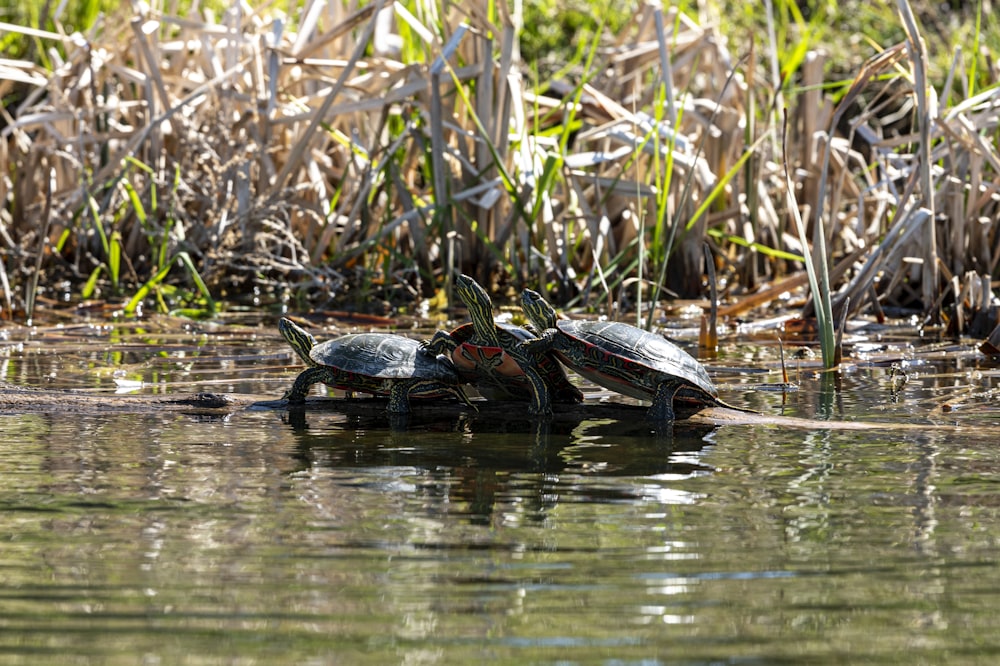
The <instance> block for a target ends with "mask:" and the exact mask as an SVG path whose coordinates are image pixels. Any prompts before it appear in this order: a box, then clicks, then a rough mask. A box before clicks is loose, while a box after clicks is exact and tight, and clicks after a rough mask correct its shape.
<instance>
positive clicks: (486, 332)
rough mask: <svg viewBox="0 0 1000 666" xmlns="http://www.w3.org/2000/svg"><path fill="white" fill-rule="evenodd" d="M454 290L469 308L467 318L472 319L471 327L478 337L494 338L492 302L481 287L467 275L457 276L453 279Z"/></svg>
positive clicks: (494, 325)
mask: <svg viewBox="0 0 1000 666" xmlns="http://www.w3.org/2000/svg"><path fill="white" fill-rule="evenodd" d="M455 290H456V291H457V292H458V297H459V298H460V299H462V302H463V303H465V307H467V308H469V316H470V317H472V325H473V326H474V327H475V329H476V332H477V333H479V335H482V336H486V337H495V335H496V324H495V323H494V322H493V301H491V300H490V295H489V294H487V293H486V290H485V289H483V287H482V286H481V285H480V284H479V283H478V282H476V281H475V280H473V279H472V278H470V277H469V276H468V275H464V274H462V275H459V276H458V277H456V278H455Z"/></svg>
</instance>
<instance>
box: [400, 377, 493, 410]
mask: <svg viewBox="0 0 1000 666" xmlns="http://www.w3.org/2000/svg"><path fill="white" fill-rule="evenodd" d="M442 393H450V394H451V395H453V396H455V397H456V398H458V400H459V401H460V402H462V403H463V404H465V405H466V406H468V407H470V408H472V409H473V410H474V411H477V412H478V411H479V409H478V408H477V407H476V406H475V405H474V404H472V402H471V401H470V400H469V396H467V395H465V391H463V390H462V387H461V386H454V385H451V384H442V383H441V382H435V381H424V380H416V381H402V382H396V383H395V384H393V385H392V388H390V389H389V405H388V406H387V407H386V411H388V412H389V413H391V414H406V413H408V412H409V411H410V398H414V397H416V398H420V397H434V396H439V395H441V394H442Z"/></svg>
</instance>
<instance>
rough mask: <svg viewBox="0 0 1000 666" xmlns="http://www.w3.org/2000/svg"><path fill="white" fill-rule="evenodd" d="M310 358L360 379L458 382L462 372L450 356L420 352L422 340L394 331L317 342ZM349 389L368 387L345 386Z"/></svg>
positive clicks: (456, 383)
mask: <svg viewBox="0 0 1000 666" xmlns="http://www.w3.org/2000/svg"><path fill="white" fill-rule="evenodd" d="M309 357H310V358H311V359H312V360H313V361H314V362H315V363H316V365H319V366H326V367H328V368H333V369H336V370H339V371H341V372H342V373H349V374H350V375H353V376H355V377H356V378H358V379H361V378H365V377H367V378H370V379H374V380H394V379H423V380H429V381H437V382H441V383H442V384H454V385H458V383H459V378H458V373H457V372H456V371H455V367H454V366H453V365H452V364H451V363H450V362H448V361H447V360H446V359H444V358H441V357H437V356H431V355H429V354H424V353H420V343H419V342H418V341H416V340H413V339H411V338H407V337H404V336H402V335H395V334H392V333H353V334H350V335H344V336H342V337H339V338H336V339H334V340H328V341H326V342H322V343H320V344H317V345H315V346H314V347H313V348H312V349H311V350H309ZM337 388H344V389H347V390H352V389H353V390H366V389H364V388H361V387H359V386H358V385H355V386H353V387H352V386H341V387H337Z"/></svg>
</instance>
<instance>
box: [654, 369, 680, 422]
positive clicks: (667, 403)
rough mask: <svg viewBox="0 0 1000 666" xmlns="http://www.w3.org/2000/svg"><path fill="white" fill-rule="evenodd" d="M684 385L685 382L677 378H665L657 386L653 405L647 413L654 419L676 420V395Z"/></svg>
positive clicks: (663, 420)
mask: <svg viewBox="0 0 1000 666" xmlns="http://www.w3.org/2000/svg"><path fill="white" fill-rule="evenodd" d="M682 386H684V382H682V381H680V380H676V379H665V380H663V381H662V382H660V383H659V384H657V386H656V393H655V394H654V395H653V405H652V407H650V408H649V412H647V415H648V416H649V418H650V419H652V420H654V421H662V422H665V423H666V422H670V421H674V420H676V415H675V414H674V397H676V395H677V392H678V391H679V390H680V389H681V387H682Z"/></svg>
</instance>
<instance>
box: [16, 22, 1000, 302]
mask: <svg viewBox="0 0 1000 666" xmlns="http://www.w3.org/2000/svg"><path fill="white" fill-rule="evenodd" d="M380 6H381V4H380V3H375V4H371V5H367V6H365V7H363V8H360V9H357V10H353V9H348V8H346V7H345V6H344V5H342V4H340V3H315V4H312V3H307V4H306V7H305V8H304V9H303V11H302V14H301V15H298V16H293V17H282V16H280V15H279V14H277V13H276V12H272V11H270V10H266V9H261V10H259V11H255V10H254V9H252V8H250V7H249V6H247V5H245V4H241V5H238V6H237V7H235V8H234V9H233V10H232V11H230V12H227V13H226V14H225V15H224V16H221V17H218V19H212V18H204V17H196V16H166V15H160V14H156V13H149V14H146V15H135V16H124V17H115V18H111V17H109V18H107V19H105V20H104V21H102V22H99V23H98V24H97V25H95V26H94V27H93V28H92V29H91V30H90V31H88V32H87V34H75V35H60V34H41V35H39V37H40V38H41V39H42V40H43V41H45V42H47V43H49V44H59V45H60V46H61V47H62V51H63V52H64V53H65V54H66V55H65V58H64V59H63V60H61V61H60V62H58V64H57V66H56V67H55V70H54V71H52V72H48V71H43V70H41V69H40V68H39V67H38V66H36V65H34V64H31V63H27V62H11V61H0V94H2V95H3V96H6V95H8V94H10V93H11V92H12V91H15V90H16V91H20V92H22V93H23V94H24V97H23V99H22V100H21V101H20V102H19V103H18V104H16V105H11V106H9V107H7V109H6V110H5V111H4V118H3V128H2V131H0V137H2V141H0V163H2V164H3V165H4V167H5V168H4V169H3V173H2V175H0V200H2V201H3V206H2V210H0V248H2V251H3V258H4V262H3V266H4V267H5V271H4V273H3V274H2V275H0V278H3V284H2V287H3V291H4V295H5V298H6V301H7V305H6V308H7V312H8V316H9V313H10V312H11V310H12V309H18V307H19V303H21V302H23V299H22V298H21V297H20V295H21V294H24V293H26V290H27V291H32V292H33V290H30V289H28V287H29V286H30V284H31V276H32V275H34V276H39V275H41V276H42V279H41V281H40V284H39V287H40V288H44V289H45V290H47V293H49V294H52V292H53V291H55V290H56V289H57V288H58V285H59V284H61V283H62V282H61V281H68V283H69V284H71V285H72V287H71V288H72V289H73V290H74V291H75V293H79V291H80V290H83V289H84V288H85V286H86V285H88V284H89V285H91V286H93V287H96V290H95V291H94V295H100V296H102V297H104V298H107V299H110V300H123V301H125V300H128V298H129V297H130V296H132V295H134V294H135V292H136V290H137V289H138V288H139V287H140V286H142V285H149V284H150V283H151V281H152V280H153V278H154V277H155V276H157V275H162V277H161V279H160V281H158V282H156V283H155V284H154V287H157V288H160V287H161V286H163V285H168V284H176V285H180V286H181V287H183V286H184V285H190V284H191V283H192V280H194V279H195V278H200V279H202V280H204V282H205V283H206V284H207V288H208V290H209V291H210V292H212V294H213V295H214V296H215V297H216V298H224V299H230V300H235V299H239V298H241V297H242V296H245V295H246V294H248V293H249V292H250V291H252V290H254V289H256V290H259V291H260V292H261V293H264V294H268V293H271V294H275V295H276V296H278V297H281V296H282V295H284V296H285V297H293V298H300V299H303V300H304V301H305V300H308V301H309V302H311V303H312V304H313V305H315V306H329V305H332V304H338V305H343V304H345V303H347V304H350V303H353V304H354V306H356V307H363V308H368V309H371V308H373V307H375V306H374V305H373V300H374V299H378V300H381V299H386V300H389V301H391V302H394V303H407V302H410V301H412V300H414V299H416V298H418V297H420V296H421V295H427V294H430V293H431V292H432V291H433V289H434V288H435V287H438V286H441V285H442V284H445V283H446V281H447V278H448V276H450V275H452V274H453V273H454V272H455V271H458V270H461V271H463V272H468V273H471V274H473V275H476V276H477V277H479V278H480V279H481V280H484V281H486V282H488V283H489V284H492V285H496V284H498V283H499V284H502V283H508V282H510V283H514V284H522V283H529V284H534V285H541V286H542V287H543V288H545V289H548V290H550V291H552V292H555V293H556V294H558V297H559V300H561V301H562V302H564V303H565V302H568V301H569V300H571V299H574V298H575V299H578V300H580V301H583V302H587V301H588V300H590V301H592V302H593V301H596V302H605V301H616V302H620V303H621V304H622V305H623V306H625V307H635V306H636V305H642V304H643V302H644V301H645V300H648V299H649V298H651V297H652V298H654V299H655V300H659V299H661V298H664V297H671V296H679V297H684V298H702V297H703V296H704V295H705V294H706V293H707V289H706V285H705V278H704V275H705V274H706V271H705V264H704V261H705V253H704V252H703V247H704V245H705V244H706V243H708V244H709V245H710V246H711V248H712V254H711V256H712V257H714V261H715V264H716V265H715V268H716V269H717V272H718V279H719V284H720V285H721V286H722V287H724V289H723V296H724V297H727V298H729V299H730V300H733V299H737V300H738V299H741V298H746V299H747V302H748V303H754V304H757V301H756V300H753V299H752V293H753V292H755V291H757V290H759V289H764V288H766V286H767V284H768V283H771V282H773V281H776V280H778V279H780V278H784V277H787V275H789V274H790V273H796V272H798V271H800V270H801V269H802V264H801V261H800V260H799V259H800V258H801V255H802V254H803V252H804V251H808V250H807V249H806V248H803V246H802V243H801V240H800V237H799V235H798V234H797V232H796V231H795V227H794V225H793V222H792V216H791V215H790V214H789V212H790V211H789V209H788V207H787V204H786V202H787V201H789V200H792V201H797V202H798V206H799V208H800V212H801V213H802V217H803V219H804V220H805V221H806V223H807V225H808V228H809V233H810V234H812V236H811V238H812V239H813V242H814V243H815V240H816V238H817V237H816V236H815V234H822V235H823V236H824V240H825V247H826V248H827V256H826V257H817V259H818V260H820V261H824V262H827V263H828V264H830V266H831V268H832V267H833V265H834V264H836V263H838V262H839V261H840V260H841V259H843V258H845V257H853V258H854V259H853V260H852V261H850V262H848V264H847V266H846V268H844V269H843V270H840V271H839V272H838V271H832V272H831V275H832V279H833V282H832V284H831V285H830V287H831V289H832V292H833V294H832V298H833V303H834V310H838V309H843V306H844V305H845V304H846V303H848V302H849V303H850V309H851V310H852V311H855V312H857V311H861V310H865V309H867V308H870V307H872V299H876V298H877V299H878V300H879V301H880V302H881V304H882V305H883V306H885V307H888V306H900V307H909V308H913V307H917V308H918V309H920V310H923V311H925V312H928V313H931V312H933V311H935V310H936V309H938V308H940V307H942V305H947V304H948V303H953V302H955V299H956V298H961V294H963V293H965V294H969V293H971V292H970V291H969V290H968V289H964V288H963V286H962V285H964V284H972V283H975V284H977V285H978V284H980V283H981V276H989V275H996V272H997V264H998V263H1000V234H998V230H997V226H998V221H1000V150H998V145H1000V140H998V139H1000V86H998V85H997V83H996V81H997V78H998V72H997V71H995V70H994V71H992V72H989V85H988V86H980V87H977V88H975V89H974V90H973V91H972V92H971V93H970V94H968V95H967V96H965V97H961V96H959V95H955V94H944V95H942V94H941V93H940V91H936V90H935V89H934V88H933V87H931V86H930V85H929V83H928V82H927V79H926V67H925V60H926V58H927V55H926V53H925V52H924V50H922V49H923V47H922V46H921V39H920V34H919V31H918V28H917V27H916V25H915V23H913V24H910V25H909V26H908V30H909V32H908V33H907V34H908V39H907V41H905V42H903V43H900V44H896V45H891V46H889V47H888V48H885V49H884V50H882V51H881V52H872V54H871V57H870V58H869V59H868V60H867V62H866V64H865V65H864V66H863V67H862V68H861V69H860V70H859V71H858V72H857V76H856V79H855V80H854V82H853V83H851V84H850V85H849V86H848V87H847V88H846V90H845V88H843V87H835V88H832V89H830V90H827V89H826V88H825V84H826V83H827V82H825V81H824V78H823V77H824V73H823V72H824V67H823V63H824V58H825V57H826V56H825V55H824V54H823V53H822V51H821V50H815V51H811V52H810V53H809V54H808V55H807V57H806V58H805V59H804V61H803V64H802V66H801V68H799V69H798V70H797V71H795V72H793V73H792V74H791V75H790V76H791V77H792V79H791V80H786V81H784V82H782V85H780V92H781V95H780V97H779V96H778V95H777V92H778V91H779V86H778V85H776V84H777V83H779V82H776V81H775V79H774V76H775V75H774V74H773V73H772V72H777V71H778V68H777V67H774V68H772V67H770V66H769V65H768V63H769V62H770V61H769V55H768V53H770V52H773V51H774V50H775V49H774V47H773V45H768V44H766V43H758V44H756V45H755V46H754V51H753V52H752V53H751V52H749V51H748V52H747V53H735V54H734V53H732V52H730V50H729V49H728V48H727V47H726V45H725V43H724V40H723V39H721V38H720V36H719V34H718V32H717V31H716V30H715V29H714V28H713V27H712V26H710V25H699V24H697V23H695V22H693V21H692V20H690V19H688V18H687V17H686V16H684V15H678V14H675V13H669V12H668V13H666V14H662V13H660V12H659V10H657V9H656V8H655V6H653V5H643V6H642V7H641V9H640V11H639V12H637V13H636V15H635V17H634V20H633V21H632V22H631V23H630V24H629V25H628V26H627V28H626V29H625V30H624V31H622V32H621V33H620V34H618V35H615V36H606V38H605V39H604V40H603V41H601V42H600V43H598V44H595V45H594V48H593V49H591V50H590V52H589V53H590V56H591V58H592V59H591V61H590V62H589V63H582V64H581V65H580V66H579V67H577V68H576V69H575V70H573V71H572V72H571V73H570V74H569V75H567V76H565V77H563V78H560V79H557V80H549V81H543V82H537V83H533V82H532V81H531V76H530V74H529V70H528V69H527V68H526V67H525V65H524V64H523V63H521V62H520V61H519V59H518V57H517V55H516V53H517V49H516V42H517V38H516V30H515V27H514V26H515V18H516V17H512V16H510V15H508V14H507V13H506V12H505V10H504V9H503V7H501V8H500V10H499V13H498V14H496V15H492V16H490V15H487V10H486V6H487V4H486V3H479V2H474V3H464V4H461V5H451V4H449V5H446V6H445V5H439V4H435V3H415V4H414V5H408V6H411V7H415V8H416V10H415V11H412V12H411V11H410V10H407V9H404V7H403V5H401V4H398V3H397V4H392V5H390V4H386V5H385V7H386V9H384V10H383V11H382V12H381V13H380V12H379V11H378V7H380ZM899 6H900V11H901V16H904V17H905V16H906V11H907V8H908V5H907V4H906V3H905V2H901V3H900V5H899ZM906 24H907V22H906V21H903V20H902V19H901V25H904V26H905V25H906ZM7 29H8V30H9V29H13V28H10V27H7ZM992 66H993V67H994V68H995V67H996V64H995V63H993V64H992ZM968 68H969V64H968V62H967V61H966V59H965V56H964V55H963V54H962V53H960V52H959V53H956V57H955V62H954V67H953V69H952V71H951V73H950V74H949V80H948V82H946V84H945V85H944V86H943V89H944V90H949V91H950V90H954V89H965V90H969V82H968V81H962V79H963V77H964V76H965V75H966V72H967V71H968ZM664 74H666V76H664ZM978 75H979V77H980V78H981V77H982V75H983V72H982V66H980V69H979V73H978ZM832 94H836V95H837V97H833V96H832ZM835 99H836V100H837V102H836V103H835V101H834V100H835ZM776 100H777V101H776ZM783 106H787V108H788V117H789V118H790V127H789V132H788V137H789V145H788V146H787V154H788V155H789V156H790V159H791V160H792V163H791V164H789V165H788V167H789V169H788V173H789V175H790V182H791V183H792V185H793V187H794V192H793V194H794V197H793V198H791V199H789V197H787V192H786V190H787V187H786V182H788V181H786V179H785V172H784V166H785V165H784V164H783V163H782V159H781V155H782V146H781V145H780V142H781V136H782V132H781V124H780V123H781V120H780V119H781V118H782V115H783V114H782V107H783ZM116 245H117V248H118V249H117V250H116ZM820 246H822V245H820ZM182 252H183V253H187V255H188V256H190V257H191V258H192V260H193V261H192V264H193V267H194V268H193V269H191V270H184V269H183V268H181V269H176V270H171V266H174V265H176V264H177V258H178V255H179V253H182ZM116 256H118V257H119V258H118V259H117V260H116V259H115V257H116ZM988 281H989V280H988V279H987V283H988ZM963 289H964V291H963ZM182 291H183V290H182ZM184 293H187V292H184ZM192 293H193V291H192ZM848 299H849V300H848ZM980 300H982V299H980ZM987 300H988V299H987Z"/></svg>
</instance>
